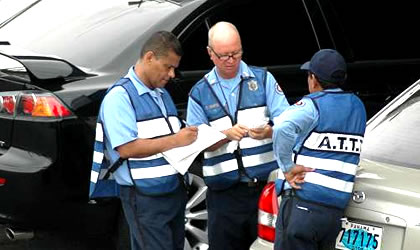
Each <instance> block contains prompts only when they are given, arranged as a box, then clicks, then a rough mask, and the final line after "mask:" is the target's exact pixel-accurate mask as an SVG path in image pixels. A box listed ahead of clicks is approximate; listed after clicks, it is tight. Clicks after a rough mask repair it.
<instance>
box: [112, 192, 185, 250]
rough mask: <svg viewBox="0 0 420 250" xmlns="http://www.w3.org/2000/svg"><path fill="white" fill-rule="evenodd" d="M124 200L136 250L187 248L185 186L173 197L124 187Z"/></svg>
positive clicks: (172, 195)
mask: <svg viewBox="0 0 420 250" xmlns="http://www.w3.org/2000/svg"><path fill="white" fill-rule="evenodd" d="M120 198H121V203H122V206H123V210H124V214H125V217H126V219H127V222H128V225H129V228H130V238H131V249H132V250H140V249H141V250H160V249H161V250H172V249H177V250H183V249H184V240H185V225H184V219H185V205H186V201H187V194H186V191H185V189H184V188H183V187H179V188H178V189H177V190H176V191H175V192H174V193H172V194H168V195H163V196H147V195H142V194H140V193H139V192H136V190H135V188H134V187H130V186H121V187H120Z"/></svg>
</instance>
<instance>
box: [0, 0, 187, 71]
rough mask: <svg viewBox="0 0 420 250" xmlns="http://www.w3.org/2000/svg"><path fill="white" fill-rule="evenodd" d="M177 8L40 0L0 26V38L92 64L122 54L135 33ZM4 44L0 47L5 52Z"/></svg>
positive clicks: (114, 0)
mask: <svg viewBox="0 0 420 250" xmlns="http://www.w3.org/2000/svg"><path fill="white" fill-rule="evenodd" d="M178 8H179V5H176V4H173V3H169V2H158V1H146V2H144V3H142V4H141V6H140V7H138V5H129V1H126V0H89V1H85V0H72V1H56V0H43V1H40V2H39V3H37V4H36V5H34V6H32V7H31V8H30V9H28V10H27V11H25V12H24V13H23V14H22V15H20V16H18V17H16V18H15V19H14V20H12V21H11V22H10V23H7V25H5V26H3V27H2V28H0V41H7V42H8V43H10V44H11V46H16V47H20V48H24V49H27V50H30V51H33V52H35V53H39V54H43V55H52V56H58V57H61V58H63V59H65V60H67V61H69V62H71V63H73V64H76V65H78V66H82V67H87V68H91V69H98V68H101V67H103V66H106V65H108V64H109V63H110V62H111V61H112V60H113V59H114V58H115V57H117V56H124V55H123V53H124V51H126V50H128V47H129V46H134V45H133V44H136V45H137V44H138V38H139V37H140V34H142V33H144V32H145V31H147V30H149V28H150V27H151V26H152V25H153V24H155V23H157V22H158V21H160V20H161V19H163V18H164V17H165V16H167V15H170V14H171V13H173V12H174V11H175V10H177V9H178ZM17 9H19V8H17ZM15 11H16V10H13V11H10V12H9V13H14V12H15ZM137 46H138V45H137ZM5 47H6V45H1V46H0V51H2V50H3V51H4V52H6V53H7V50H5V49H7V48H5ZM130 63H131V62H130Z"/></svg>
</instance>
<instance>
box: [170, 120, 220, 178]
mask: <svg viewBox="0 0 420 250" xmlns="http://www.w3.org/2000/svg"><path fill="white" fill-rule="evenodd" d="M224 138H226V135H225V134H223V133H222V132H220V131H218V130H216V129H214V128H212V127H209V126H208V125H207V124H201V125H200V126H198V135H197V140H195V141H194V142H193V143H192V144H190V145H187V146H183V147H177V148H173V149H170V150H168V151H165V152H163V153H162V154H163V157H165V159H166V160H167V161H168V162H169V164H171V165H172V166H173V167H174V168H175V169H176V170H177V171H178V172H179V173H181V174H185V173H186V172H187V170H188V168H189V167H190V166H191V164H192V163H193V161H194V159H195V158H196V157H197V155H198V154H200V152H201V151H203V150H204V149H206V148H208V147H210V146H211V145H213V144H215V143H216V142H218V141H220V140H222V139H224Z"/></svg>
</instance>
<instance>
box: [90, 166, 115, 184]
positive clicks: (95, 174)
mask: <svg viewBox="0 0 420 250" xmlns="http://www.w3.org/2000/svg"><path fill="white" fill-rule="evenodd" d="M106 172H108V169H101V170H100V173H98V172H96V171H95V170H91V171H90V181H91V182H93V183H96V182H97V181H98V178H99V179H101V180H102V179H103V178H104V176H105V174H106ZM113 179H114V175H112V174H111V175H109V177H108V180H113Z"/></svg>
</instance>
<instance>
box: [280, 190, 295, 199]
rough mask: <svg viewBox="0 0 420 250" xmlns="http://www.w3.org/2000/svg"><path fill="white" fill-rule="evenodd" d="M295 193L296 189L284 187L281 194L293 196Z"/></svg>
mask: <svg viewBox="0 0 420 250" xmlns="http://www.w3.org/2000/svg"><path fill="white" fill-rule="evenodd" d="M295 195H296V193H295V190H294V189H283V191H282V192H281V196H287V197H293V196H295Z"/></svg>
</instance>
